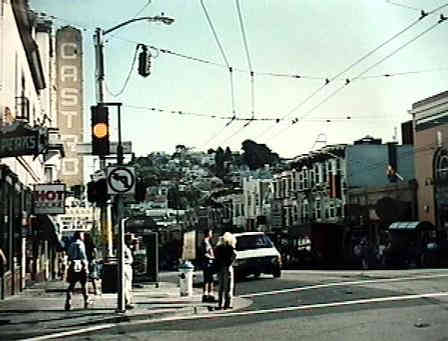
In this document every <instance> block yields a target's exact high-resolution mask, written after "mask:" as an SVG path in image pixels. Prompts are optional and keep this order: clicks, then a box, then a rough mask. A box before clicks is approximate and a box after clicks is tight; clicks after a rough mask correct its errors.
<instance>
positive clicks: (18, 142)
mask: <svg viewBox="0 0 448 341" xmlns="http://www.w3.org/2000/svg"><path fill="white" fill-rule="evenodd" d="M47 146H48V131H47V129H46V128H33V127H30V126H29V125H27V124H24V123H21V122H18V121H16V122H14V123H13V124H11V125H7V126H4V127H2V128H0V158H4V157H16V156H22V155H35V156H37V155H39V154H40V153H42V151H43V150H44V149H45V148H46V147H47Z"/></svg>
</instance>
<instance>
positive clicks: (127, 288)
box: [123, 243, 134, 309]
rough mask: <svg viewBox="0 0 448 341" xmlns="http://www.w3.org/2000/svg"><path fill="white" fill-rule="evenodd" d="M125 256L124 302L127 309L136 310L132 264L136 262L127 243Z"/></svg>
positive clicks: (124, 248)
mask: <svg viewBox="0 0 448 341" xmlns="http://www.w3.org/2000/svg"><path fill="white" fill-rule="evenodd" d="M123 255H124V269H123V272H124V302H125V307H126V309H132V308H134V295H133V294H132V278H133V270H132V263H133V262H134V257H133V256H132V251H131V249H130V248H129V245H127V243H124V244H123Z"/></svg>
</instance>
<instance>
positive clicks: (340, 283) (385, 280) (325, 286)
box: [239, 274, 448, 298]
mask: <svg viewBox="0 0 448 341" xmlns="http://www.w3.org/2000/svg"><path fill="white" fill-rule="evenodd" d="M441 277H448V274H447V275H426V276H414V277H399V278H384V279H367V280H359V281H346V282H334V283H326V284H316V285H310V286H307V287H297V288H291V289H282V290H274V291H265V292H257V293H253V294H245V295H239V297H241V298H250V297H257V296H267V295H278V294H284V293H288V292H296V291H303V290H311V289H321V288H329V287H342V286H346V285H362V284H372V283H390V282H402V281H414V280H419V279H432V278H441Z"/></svg>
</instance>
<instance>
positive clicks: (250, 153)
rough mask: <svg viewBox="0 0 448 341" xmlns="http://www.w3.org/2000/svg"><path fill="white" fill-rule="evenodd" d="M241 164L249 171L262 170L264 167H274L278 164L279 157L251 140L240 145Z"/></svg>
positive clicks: (264, 146) (263, 145)
mask: <svg viewBox="0 0 448 341" xmlns="http://www.w3.org/2000/svg"><path fill="white" fill-rule="evenodd" d="M242 149H243V151H244V153H243V157H242V159H243V162H244V163H245V164H247V165H248V166H249V168H250V169H251V170H255V169H259V168H263V167H264V165H266V164H268V165H271V166H272V165H275V164H276V163H278V162H279V159H280V158H279V155H278V154H277V153H273V152H272V151H271V150H270V149H269V148H268V147H267V146H266V145H265V144H258V143H256V142H254V141H252V140H245V141H243V143H242Z"/></svg>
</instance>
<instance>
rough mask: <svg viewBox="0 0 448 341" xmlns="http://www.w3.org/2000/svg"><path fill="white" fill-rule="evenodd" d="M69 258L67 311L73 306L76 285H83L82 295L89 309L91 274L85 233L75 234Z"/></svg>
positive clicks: (69, 249)
mask: <svg viewBox="0 0 448 341" xmlns="http://www.w3.org/2000/svg"><path fill="white" fill-rule="evenodd" d="M67 256H68V271H67V282H68V283H69V286H68V288H67V296H66V300H65V310H70V309H71V306H72V294H73V291H74V289H75V286H76V283H78V282H79V283H80V284H81V288H82V295H83V298H84V308H85V309H87V308H88V307H89V304H91V301H90V300H89V293H88V291H87V276H88V273H89V269H88V266H89V263H88V261H87V254H86V247H85V244H84V233H83V232H80V231H76V232H75V234H74V241H73V242H72V243H71V244H70V246H69V247H68V250H67Z"/></svg>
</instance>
